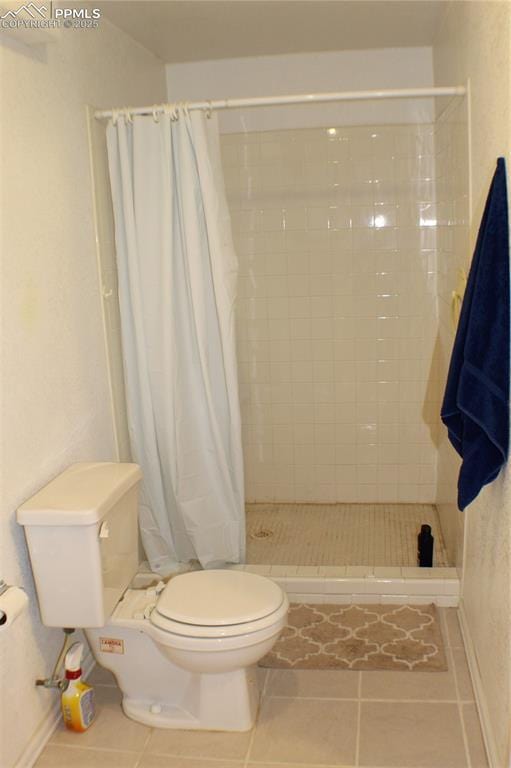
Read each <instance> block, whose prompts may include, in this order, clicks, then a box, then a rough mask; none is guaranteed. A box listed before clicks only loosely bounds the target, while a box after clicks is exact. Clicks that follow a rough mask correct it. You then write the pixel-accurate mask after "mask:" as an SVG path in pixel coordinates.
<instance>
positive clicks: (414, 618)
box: [259, 603, 447, 672]
mask: <svg viewBox="0 0 511 768" xmlns="http://www.w3.org/2000/svg"><path fill="white" fill-rule="evenodd" d="M259 663H260V665H261V666H263V667H274V668H279V669H364V670H382V669H393V670H402V671H407V670H408V671H417V672H419V671H420V672H443V671H445V670H446V669H447V661H446V657H445V652H444V645H443V640H442V632H441V630H440V625H439V620H438V614H437V611H436V608H435V606H434V605H420V606H419V605H346V606H344V605H308V604H305V603H294V604H292V605H291V607H290V609H289V617H288V624H287V626H286V627H285V629H284V630H283V632H282V634H281V636H280V638H279V639H278V641H277V642H276V644H275V646H274V647H273V649H272V650H271V651H270V653H268V654H267V655H266V656H265V657H264V658H263V659H262V660H261V661H260V662H259Z"/></svg>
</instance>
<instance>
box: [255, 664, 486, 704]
mask: <svg viewBox="0 0 511 768" xmlns="http://www.w3.org/2000/svg"><path fill="white" fill-rule="evenodd" d="M432 674H435V673H432ZM439 674H445V673H442V672H440V673H439ZM267 698H268V699H293V700H295V699H301V700H305V701H349V702H351V703H356V702H357V701H361V702H364V703H365V704H367V703H371V702H374V703H376V704H457V703H458V699H457V698H456V699H370V698H362V697H360V698H349V697H346V698H344V699H340V698H334V697H333V696H279V695H272V696H268V697H267ZM463 702H464V703H466V704H473V703H474V702H473V701H466V700H465V699H463Z"/></svg>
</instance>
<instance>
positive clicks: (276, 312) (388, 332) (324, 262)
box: [222, 125, 464, 503]
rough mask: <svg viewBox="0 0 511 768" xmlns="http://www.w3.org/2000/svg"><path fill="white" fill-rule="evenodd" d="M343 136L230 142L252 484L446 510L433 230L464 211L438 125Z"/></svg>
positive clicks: (305, 495)
mask: <svg viewBox="0 0 511 768" xmlns="http://www.w3.org/2000/svg"><path fill="white" fill-rule="evenodd" d="M338 131H339V133H338V135H337V136H336V137H335V138H332V137H331V136H330V135H328V134H327V133H326V132H325V131H322V130H321V129H318V130H315V131H308V130H284V131H278V132H272V133H271V135H270V134H269V133H252V134H250V133H247V134H229V135H227V136H224V137H222V144H223V156H224V168H225V178H226V185H227V192H228V197H229V200H230V201H231V205H232V218H233V229H234V231H235V238H236V247H237V252H238V257H239V262H240V283H239V289H240V290H239V299H238V307H237V324H238V346H239V360H240V380H241V394H242V419H243V426H244V429H243V436H244V437H243V439H244V443H245V449H246V450H245V453H246V456H245V465H246V471H247V478H248V479H247V486H248V485H249V486H250V496H251V498H256V499H257V500H267V499H271V500H275V501H279V500H281V501H307V500H310V501H325V502H326V501H336V500H338V501H359V502H361V501H367V502H378V501H379V502H389V503H390V502H398V501H412V502H413V501H416V502H418V501H423V502H433V501H434V500H435V493H436V489H435V484H436V448H435V445H434V443H433V442H432V440H431V436H432V434H434V430H435V429H438V424H433V423H432V422H433V421H434V420H435V419H437V416H436V414H437V411H438V398H439V394H438V393H439V387H438V386H437V385H436V384H435V382H436V381H437V380H438V371H437V370H436V369H435V370H433V366H432V362H431V360H432V358H433V349H434V344H435V339H436V332H437V320H436V303H435V289H436V250H435V249H436V245H437V240H436V238H437V229H438V228H437V227H436V226H434V225H432V222H433V221H435V220H436V221H438V220H439V219H440V217H443V218H442V221H450V220H451V219H450V217H452V216H453V215H454V206H453V205H452V204H451V205H448V204H447V202H448V201H447V200H446V198H445V196H444V198H443V199H442V200H441V201H440V203H441V204H439V203H438V202H437V201H436V199H435V152H434V150H435V146H434V134H433V130H432V128H431V127H428V128H427V130H424V127H423V126H414V125H405V126H383V127H379V126H372V127H363V126H362V127H356V126H351V127H349V129H344V128H339V129H338ZM446 157H449V153H446ZM443 229H444V230H446V233H444V235H443V241H442V242H443V248H444V249H445V248H447V245H448V244H449V243H452V238H451V233H450V229H451V228H450V227H449V226H447V225H444V226H443ZM461 242H464V241H460V243H461ZM448 302H449V297H447V298H446V299H445V301H444V305H445V307H446V310H445V311H448V306H449V304H448ZM435 364H436V361H435ZM433 374H434V375H433ZM431 381H433V384H434V385H432V384H431V383H430V384H428V382H431ZM426 400H427V401H428V402H427V404H426ZM248 425H250V426H251V427H253V426H254V425H259V430H258V431H255V430H254V429H253V428H251V429H250V430H247V426H248ZM263 425H264V426H265V427H266V429H264V430H262V426H263ZM268 435H270V437H268ZM268 440H269V441H270V447H273V452H272V455H271V458H265V459H264V461H261V456H267V454H268ZM259 449H260V450H259ZM252 465H253V466H252ZM279 475H280V476H279ZM265 483H268V486H266V485H265ZM258 493H260V494H262V496H261V497H259V496H257V494H258ZM254 494H256V496H254Z"/></svg>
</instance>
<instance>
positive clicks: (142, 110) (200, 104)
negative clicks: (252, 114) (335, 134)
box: [94, 85, 467, 120]
mask: <svg viewBox="0 0 511 768" xmlns="http://www.w3.org/2000/svg"><path fill="white" fill-rule="evenodd" d="M466 92H467V89H466V88H465V86H463V85H455V86H445V87H438V88H395V89H390V90H378V91H339V92H333V93H304V94H296V95H288V96H256V97H254V98H246V99H213V100H211V101H190V102H188V103H186V102H185V103H186V106H187V108H188V109H203V110H213V109H241V108H244V107H273V106H278V105H284V104H319V103H324V102H328V101H369V100H371V99H414V98H419V99H420V98H427V97H431V96H464V95H465V94H466ZM172 106H174V105H172V104H155V105H153V106H152V107H135V108H133V109H130V108H127V109H119V110H111V109H109V110H99V111H97V112H95V113H94V116H95V117H96V118H97V119H98V120H102V119H104V118H107V117H112V115H113V114H114V113H115V112H120V113H124V114H126V113H128V114H130V115H152V114H155V113H159V112H164V111H165V109H166V108H171V107H172Z"/></svg>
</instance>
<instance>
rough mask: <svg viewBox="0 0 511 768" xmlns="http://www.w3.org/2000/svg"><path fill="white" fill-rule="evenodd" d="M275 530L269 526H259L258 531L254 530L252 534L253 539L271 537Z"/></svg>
mask: <svg viewBox="0 0 511 768" xmlns="http://www.w3.org/2000/svg"><path fill="white" fill-rule="evenodd" d="M272 536H273V531H271V530H270V529H269V528H259V530H257V531H252V532H251V534H250V538H251V539H271V537H272Z"/></svg>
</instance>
